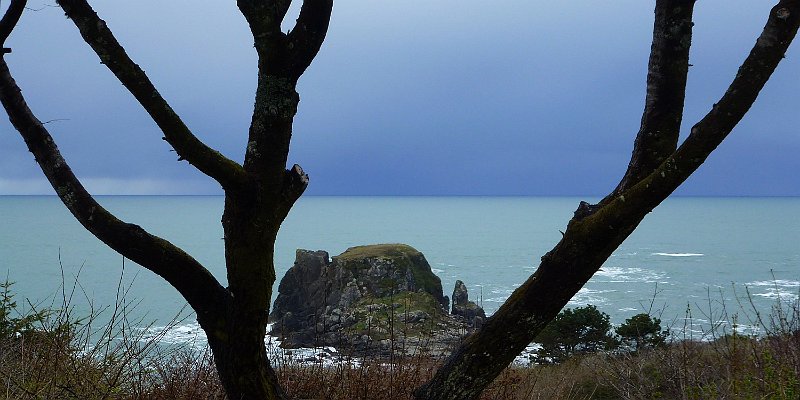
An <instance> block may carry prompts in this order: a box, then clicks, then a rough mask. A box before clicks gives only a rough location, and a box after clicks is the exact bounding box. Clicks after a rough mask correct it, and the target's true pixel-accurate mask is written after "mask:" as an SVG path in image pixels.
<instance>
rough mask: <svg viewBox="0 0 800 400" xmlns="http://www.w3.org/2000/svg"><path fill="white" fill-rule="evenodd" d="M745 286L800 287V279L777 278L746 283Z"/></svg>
mask: <svg viewBox="0 0 800 400" xmlns="http://www.w3.org/2000/svg"><path fill="white" fill-rule="evenodd" d="M744 285H745V286H769V287H800V281H790V280H786V279H775V280H771V281H754V282H748V283H745V284H744Z"/></svg>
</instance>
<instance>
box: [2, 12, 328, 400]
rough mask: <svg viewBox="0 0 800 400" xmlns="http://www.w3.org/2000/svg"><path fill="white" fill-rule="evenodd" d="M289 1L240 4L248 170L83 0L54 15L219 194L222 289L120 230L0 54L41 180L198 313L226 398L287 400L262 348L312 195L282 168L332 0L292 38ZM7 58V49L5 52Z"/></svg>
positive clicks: (169, 249)
mask: <svg viewBox="0 0 800 400" xmlns="http://www.w3.org/2000/svg"><path fill="white" fill-rule="evenodd" d="M25 3H26V2H25V0H14V1H12V4H11V6H10V7H9V9H8V10H7V12H6V14H5V16H4V17H3V19H2V21H0V46H2V45H4V43H5V40H6V39H7V38H8V36H9V35H10V34H11V31H12V30H13V28H14V27H15V26H16V24H17V22H18V20H19V18H20V16H21V14H22V12H23V10H24V8H25ZM290 3H291V1H290V0H273V1H256V0H252V1H245V0H240V1H238V2H237V4H238V6H239V9H240V11H241V12H242V14H243V15H244V16H245V18H246V19H247V22H248V24H249V25H250V28H251V31H252V34H253V38H254V44H255V48H256V52H257V54H258V87H257V89H256V95H255V106H254V110H253V117H252V121H251V124H250V129H249V137H248V144H247V149H246V152H245V157H244V163H243V164H239V163H237V162H235V161H233V160H230V159H228V158H226V157H225V156H223V155H222V154H220V153H219V152H217V151H215V150H214V149H211V148H210V147H208V146H206V145H205V144H204V143H202V142H201V141H200V140H199V139H198V138H197V137H196V136H195V135H194V134H193V133H192V132H191V130H190V129H189V128H188V127H187V126H186V125H185V124H184V123H183V121H182V120H181V119H180V117H179V116H178V115H177V114H176V113H175V112H174V111H173V110H172V108H171V107H170V106H169V104H168V103H167V102H166V100H164V98H163V97H162V96H161V95H160V93H159V92H158V91H157V90H156V88H155V87H154V86H153V84H152V83H151V81H150V80H149V79H148V77H147V76H146V74H145V73H144V71H143V70H142V69H141V68H140V67H139V66H138V65H136V63H134V62H133V61H132V60H131V59H130V58H129V57H128V55H127V53H126V52H125V50H124V48H123V47H122V46H121V45H120V44H119V43H118V42H117V40H116V38H115V37H114V35H113V33H112V32H111V30H110V29H109V28H108V26H107V25H106V23H105V21H103V20H102V19H100V18H99V17H98V16H97V14H96V13H95V12H94V10H92V8H91V7H90V6H89V4H88V3H87V2H86V1H85V0H59V1H58V4H59V5H60V6H61V8H62V9H63V10H64V12H65V13H66V15H67V17H68V18H69V19H70V20H71V21H72V22H73V23H74V24H75V26H76V27H77V28H78V30H79V31H80V34H81V36H82V37H83V39H84V41H85V42H86V43H87V44H89V45H90V46H91V47H92V49H93V50H94V51H95V53H96V54H97V55H98V57H99V58H100V61H101V62H102V63H103V64H105V65H106V66H107V67H108V69H109V70H110V71H111V72H112V73H113V74H114V75H115V76H116V77H117V78H118V79H119V81H120V82H121V83H122V84H123V85H124V86H125V87H126V88H127V89H128V90H129V91H130V93H131V94H132V95H133V96H134V97H135V98H136V99H137V100H138V101H139V103H140V104H141V106H142V107H143V108H144V109H145V110H146V111H147V112H148V114H149V115H150V116H151V118H152V119H153V120H154V121H155V122H156V124H157V125H158V127H159V128H160V129H161V131H162V132H163V135H164V137H163V139H164V140H166V141H167V142H168V143H169V144H170V145H171V146H172V147H173V148H174V149H175V151H176V153H177V154H178V156H179V160H186V161H188V162H189V163H190V164H191V165H193V166H194V167H196V168H197V169H198V170H200V171H201V172H203V173H205V174H206V175H208V176H209V177H211V178H213V179H215V180H216V181H217V182H219V184H220V185H221V186H222V188H223V189H224V191H225V210H224V214H223V218H222V225H223V230H224V233H225V237H224V240H225V259H226V267H227V280H228V287H227V288H226V287H223V286H222V285H221V284H220V283H219V282H218V281H217V280H216V279H215V278H214V276H212V275H211V273H209V271H208V270H207V269H206V268H205V267H203V266H202V265H201V264H200V263H199V262H197V261H196V260H194V259H193V258H192V257H191V256H190V255H188V254H186V253H185V252H184V251H182V250H181V249H179V248H178V247H176V246H174V245H173V244H171V243H170V242H168V241H166V240H164V239H162V238H159V237H156V236H154V235H151V234H149V233H147V232H146V231H145V230H144V229H142V228H141V227H139V226H137V225H133V224H130V223H126V222H123V221H120V220H119V219H117V218H116V217H115V216H114V215H112V214H111V213H110V212H108V211H107V210H105V209H104V208H103V207H102V206H101V205H100V204H98V203H97V202H96V201H95V199H94V198H93V197H92V196H91V195H90V194H89V193H88V192H87V191H86V189H85V188H84V187H83V185H82V184H81V182H80V180H79V179H78V178H77V177H76V176H75V175H74V174H73V173H72V170H71V169H70V167H69V165H68V164H67V162H66V160H64V158H63V157H62V156H61V154H60V152H59V150H58V147H57V146H56V144H55V142H54V141H53V138H52V136H51V135H50V133H49V132H48V131H47V129H46V128H45V127H44V125H43V124H42V123H41V122H40V121H39V120H38V119H37V118H36V117H35V116H34V114H33V112H32V111H31V110H30V109H29V108H28V105H27V103H26V102H25V99H24V97H23V96H22V92H21V90H20V88H19V87H18V86H17V84H16V82H15V81H14V79H13V77H12V75H11V72H10V70H9V68H8V65H7V64H6V62H5V59H4V56H5V54H6V53H9V52H10V50H8V51H5V50H4V51H3V52H2V53H0V101H2V104H3V107H4V108H5V110H6V112H7V113H8V115H9V117H10V119H11V122H12V124H13V125H14V127H15V128H16V129H17V130H18V131H19V133H20V134H21V136H22V138H23V139H24V140H25V143H26V144H27V146H28V149H29V150H30V151H31V152H32V153H33V155H34V157H35V158H36V161H37V162H38V164H39V165H40V167H41V169H42V171H43V172H44V174H45V176H46V177H47V179H48V180H49V181H50V183H51V184H52V186H53V188H54V189H55V190H56V193H57V194H58V196H59V197H60V198H61V200H62V201H63V203H64V204H65V205H66V206H67V208H68V209H69V210H70V212H71V213H72V214H73V215H74V216H75V218H76V219H77V220H78V221H79V222H80V223H81V224H82V225H83V226H84V227H85V228H86V229H87V230H89V231H90V232H91V233H93V234H94V235H95V236H96V237H98V238H99V239H100V240H102V241H103V242H104V243H106V244H107V245H108V246H110V247H111V248H113V249H114V250H116V251H118V252H119V253H120V254H122V255H124V256H125V257H127V258H129V259H131V260H133V261H135V262H136V263H138V264H140V265H142V266H143V267H145V268H147V269H149V270H151V271H153V272H155V273H156V274H158V275H160V276H161V277H163V278H164V279H165V280H166V281H167V282H168V283H169V284H171V285H172V286H173V287H175V288H176V289H177V290H178V291H179V292H180V293H181V295H183V297H184V298H185V299H186V300H187V301H188V303H189V305H190V306H191V307H192V308H193V309H194V310H195V311H196V313H197V319H198V322H199V323H200V326H201V327H202V328H203V330H205V332H206V334H207V336H208V341H209V345H210V347H211V349H212V351H213V354H214V359H215V362H216V366H217V370H218V372H219V375H220V378H221V380H222V383H223V385H224V387H225V391H226V393H227V395H228V397H229V398H231V399H283V398H286V395H285V394H284V393H283V391H282V390H281V388H280V385H279V384H278V381H277V378H276V375H275V372H274V371H273V370H272V368H271V367H270V364H269V360H268V359H267V354H266V349H265V347H264V337H265V334H266V326H267V316H268V315H269V307H270V299H271V297H272V285H273V283H274V282H275V268H274V264H273V253H274V250H273V248H274V244H275V238H276V237H277V234H278V229H279V228H280V225H281V223H282V222H283V220H284V218H286V215H287V214H288V213H289V210H290V209H291V207H292V205H293V204H294V202H295V201H296V200H297V199H298V198H299V197H300V195H302V193H303V191H304V190H305V188H306V186H307V185H308V176H307V175H306V174H305V173H304V172H303V170H302V169H301V168H300V167H299V166H297V165H295V166H294V167H292V168H290V169H287V168H286V161H287V156H288V152H289V142H290V141H291V136H292V122H293V119H294V116H295V114H296V113H297V106H298V103H299V96H298V94H297V92H296V90H295V88H296V86H297V81H298V79H299V78H300V76H301V75H302V74H303V72H304V71H305V70H306V69H307V68H308V66H309V65H310V64H311V61H312V60H313V59H314V57H315V56H316V54H317V52H318V51H319V49H320V47H321V45H322V42H323V40H324V39H325V35H326V32H327V29H328V23H329V20H330V15H331V11H332V7H333V1H332V0H303V4H302V7H301V12H300V16H299V18H298V19H297V23H296V25H295V27H294V29H292V31H290V32H289V33H283V32H281V28H280V26H281V22H282V21H283V19H284V17H285V16H286V12H287V10H288V8H289V5H290ZM4 49H5V48H4Z"/></svg>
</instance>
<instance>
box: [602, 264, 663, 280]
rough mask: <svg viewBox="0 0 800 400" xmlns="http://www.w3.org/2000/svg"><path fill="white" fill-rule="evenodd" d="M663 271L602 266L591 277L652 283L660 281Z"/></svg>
mask: <svg viewBox="0 0 800 400" xmlns="http://www.w3.org/2000/svg"><path fill="white" fill-rule="evenodd" d="M664 278H668V277H666V276H665V273H664V272H662V271H654V270H650V269H644V268H625V267H603V268H601V269H600V270H599V271H597V273H595V274H594V277H593V278H592V280H593V281H595V282H605V283H622V282H644V283H653V282H659V281H662V280H663V279H664Z"/></svg>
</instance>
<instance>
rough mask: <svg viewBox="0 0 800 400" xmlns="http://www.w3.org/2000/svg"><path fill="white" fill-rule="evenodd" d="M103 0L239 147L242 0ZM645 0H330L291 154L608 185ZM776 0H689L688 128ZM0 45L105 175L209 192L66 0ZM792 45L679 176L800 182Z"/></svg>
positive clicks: (635, 110)
mask: <svg viewBox="0 0 800 400" xmlns="http://www.w3.org/2000/svg"><path fill="white" fill-rule="evenodd" d="M33 3H34V4H32V6H33V7H38V6H39V5H38V4H36V3H37V2H33ZM94 3H95V7H96V8H97V10H98V12H99V13H100V14H101V16H102V17H103V18H104V19H106V20H107V21H108V23H109V25H110V27H111V28H112V29H113V30H114V31H115V33H116V34H117V36H118V38H119V39H120V41H121V42H122V43H123V44H124V45H125V46H126V47H127V49H128V51H129V53H130V54H131V55H132V57H133V58H134V59H135V60H136V61H137V62H138V63H139V64H140V65H142V67H143V68H144V69H145V70H146V71H147V72H148V74H149V75H150V77H151V79H152V80H153V81H154V82H155V84H156V86H157V87H159V88H160V90H161V92H162V94H163V95H164V96H165V97H166V98H167V99H168V100H170V102H171V103H172V105H173V107H174V108H175V109H176V110H177V111H178V112H179V113H180V114H181V115H182V116H183V118H184V119H185V121H186V122H187V123H188V125H189V126H190V127H192V128H193V129H194V131H195V133H196V134H197V135H198V136H199V137H201V138H202V139H203V140H204V141H206V142H207V143H208V144H210V145H212V146H214V147H216V148H218V149H220V150H221V151H222V152H223V153H225V154H226V155H228V156H229V157H232V158H234V159H237V160H239V159H241V157H242V154H243V146H244V143H245V136H246V132H247V126H248V123H249V118H250V113H251V111H252V98H253V91H254V86H255V55H254V52H253V50H252V45H251V39H250V38H249V32H248V30H247V27H246V24H245V23H244V20H243V18H242V17H241V15H240V14H239V13H238V11H237V10H236V8H235V2H211V1H206V2H188V1H166V2H164V1H162V2H155V1H139V2H94ZM43 4H44V3H43ZM489 4H491V5H489ZM652 8H653V4H652V2H649V1H641V0H629V1H613V2H600V3H598V2H585V1H579V2H543V1H498V2H492V3H487V2H479V1H472V0H465V1H459V2H454V1H430V0H428V1H403V2H398V1H367V0H352V1H345V0H339V1H337V2H336V5H335V9H334V17H333V21H332V25H331V30H330V33H329V35H328V38H327V40H326V42H325V44H324V46H323V49H322V52H321V53H320V55H319V57H318V58H317V59H316V60H315V61H314V63H313V64H312V66H311V68H310V69H309V70H308V72H307V73H306V75H305V76H303V78H302V79H301V82H300V86H299V89H298V91H299V92H300V95H301V103H300V112H299V114H298V116H297V118H296V123H295V136H294V141H293V147H292V150H291V154H290V162H296V163H299V164H301V165H303V167H304V168H305V169H306V170H307V171H308V172H309V174H310V175H311V178H312V184H311V186H310V188H309V191H308V193H311V194H356V195H370V194H386V195H400V194H431V195H446V194H479V195H564V194H567V195H568V194H582V195H598V194H603V193H604V192H606V191H608V190H609V189H611V188H613V186H614V185H615V183H616V180H617V179H619V177H620V176H621V174H622V172H623V171H624V168H625V167H626V165H627V158H628V157H629V153H630V150H631V147H632V139H633V136H634V135H635V132H636V130H637V128H638V122H639V118H640V115H641V110H642V107H643V104H642V101H643V97H644V89H645V88H644V81H645V75H646V66H647V55H648V51H649V46H650V39H651V29H652V17H653V13H652ZM769 8H770V4H768V3H767V2H752V1H744V0H737V1H721V0H705V1H702V2H698V4H697V6H696V13H695V14H696V18H695V21H696V26H695V36H694V46H693V49H692V64H693V65H694V66H693V67H692V69H691V71H690V77H689V89H688V91H687V101H686V108H687V111H686V117H685V119H684V130H685V131H687V130H688V128H689V127H690V126H691V124H692V123H694V122H696V121H697V120H698V119H699V118H701V117H702V115H703V114H704V113H705V112H707V111H708V110H710V108H711V105H712V104H713V103H714V102H715V101H716V100H717V99H718V98H719V96H721V94H722V93H723V92H724V90H725V88H726V86H727V84H728V83H729V82H730V79H732V77H733V76H734V75H735V73H736V69H737V68H738V65H739V63H740V62H741V60H742V59H743V58H744V57H745V56H746V54H747V52H748V51H749V48H750V47H751V46H752V44H753V43H754V41H755V38H756V37H757V35H758V33H759V32H760V30H761V27H762V26H763V23H764V21H765V20H766V15H767V12H768V11H769ZM287 20H290V21H293V18H287ZM287 29H288V25H287ZM9 45H11V46H12V47H13V48H14V53H12V54H11V55H9V56H8V60H9V63H10V64H11V67H12V69H13V71H14V73H15V76H16V78H17V80H18V82H19V84H20V86H21V87H22V88H23V90H24V93H25V94H26V96H27V98H28V100H29V102H30V103H31V106H32V107H33V108H34V110H35V111H36V112H37V114H38V115H39V116H40V118H41V119H42V120H53V121H52V122H50V123H49V124H48V127H49V128H50V129H51V131H52V133H53V134H54V136H55V137H56V140H57V142H58V143H59V145H60V147H61V148H62V151H63V152H64V154H65V156H66V158H67V159H68V161H69V162H70V163H71V164H72V165H73V167H74V168H75V170H76V172H77V173H78V174H79V175H80V176H82V177H85V178H86V179H88V180H89V185H90V186H91V187H92V188H93V189H94V190H95V191H96V192H104V193H130V192H133V193H217V192H218V188H217V187H216V185H215V184H214V183H213V182H211V181H210V180H208V179H207V178H205V177H204V176H202V175H201V174H199V173H197V172H195V171H193V170H192V169H191V167H189V166H188V165H187V164H185V163H178V162H175V159H176V157H175V154H174V153H172V152H170V151H169V147H168V146H167V144H166V143H165V142H163V141H162V140H160V138H161V136H162V135H161V133H160V132H158V131H157V129H156V127H155V125H154V124H153V123H152V122H151V121H150V120H149V119H148V118H147V116H146V115H145V113H144V112H143V111H142V110H141V108H140V107H138V106H137V104H136V103H135V101H134V100H133V99H132V98H131V96H130V95H129V94H128V93H126V92H125V90H124V88H123V87H122V86H121V85H120V84H119V83H118V82H116V81H115V80H114V78H113V76H112V75H111V74H110V73H109V72H108V71H107V70H105V68H104V67H103V66H102V65H100V64H99V62H98V60H97V58H96V56H95V55H94V54H92V52H91V50H90V49H89V48H88V47H87V46H86V45H85V44H83V43H82V42H81V40H80V38H79V36H78V34H77V31H76V29H75V28H74V26H72V25H71V23H70V22H69V21H66V20H65V19H64V17H63V14H62V13H61V12H60V10H58V9H56V8H45V9H43V10H42V11H38V12H29V13H27V14H26V15H24V16H23V21H22V25H21V26H20V29H19V30H18V31H17V32H15V33H14V35H13V36H12V38H11V41H10V42H9ZM796 47H797V46H796V45H795V49H792V50H791V51H790V53H789V54H787V60H786V61H785V62H784V63H783V64H782V65H781V66H780V67H779V69H778V72H777V73H776V75H775V77H774V78H773V79H772V81H770V83H769V84H768V85H767V87H766V89H765V90H764V92H763V93H762V96H761V98H760V99H759V101H758V102H757V103H756V105H755V107H754V108H753V110H752V111H751V112H750V114H748V116H747V117H746V118H745V120H744V121H743V122H742V124H741V125H740V126H739V127H738V128H737V129H736V130H735V131H734V133H733V135H732V136H731V137H730V138H729V139H728V140H727V141H726V142H725V143H724V144H723V145H722V146H721V148H720V149H719V150H718V152H717V153H715V154H714V155H712V157H711V158H710V159H709V161H708V162H707V163H706V165H704V166H703V168H701V170H700V171H699V172H698V173H697V174H696V176H694V177H692V178H691V180H690V181H689V182H687V184H686V185H685V187H684V188H683V189H682V190H681V191H680V193H682V194H691V195H701V194H705V195H800V183H798V180H797V179H793V177H794V171H796V170H797V169H798V167H800V162H798V161H797V159H796V157H795V156H794V154H796V153H797V152H798V150H800V138H799V137H798V136H799V135H798V134H797V129H796V126H797V125H798V113H797V112H796V109H797V102H796V93H797V92H798V86H800V82H798V80H797V78H796V76H797V70H798V68H800V63H798V60H796V59H795V58H796V56H795V55H796V54H798V51H797V50H796ZM40 191H47V192H50V191H49V189H46V184H45V183H44V181H43V179H42V178H41V172H40V171H38V170H37V168H36V165H35V163H34V162H33V160H32V157H31V156H30V154H29V153H27V151H26V150H25V149H24V146H23V144H22V141H21V140H20V139H19V137H18V135H16V134H15V133H14V132H13V131H12V128H11V127H10V125H9V124H8V123H7V122H3V123H2V125H0V193H22V192H40Z"/></svg>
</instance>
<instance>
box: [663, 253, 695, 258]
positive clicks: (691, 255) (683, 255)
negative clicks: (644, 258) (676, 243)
mask: <svg viewBox="0 0 800 400" xmlns="http://www.w3.org/2000/svg"><path fill="white" fill-rule="evenodd" d="M650 255H651V256H664V257H702V256H704V255H705V254H703V253H650Z"/></svg>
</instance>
